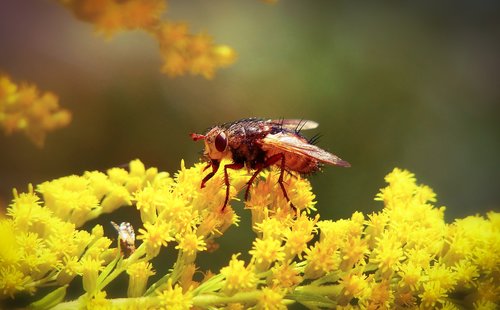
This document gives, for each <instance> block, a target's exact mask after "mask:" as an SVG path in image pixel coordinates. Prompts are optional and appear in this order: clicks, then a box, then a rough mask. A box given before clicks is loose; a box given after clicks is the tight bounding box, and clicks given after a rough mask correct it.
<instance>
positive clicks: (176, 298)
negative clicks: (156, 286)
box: [158, 279, 193, 310]
mask: <svg viewBox="0 0 500 310" xmlns="http://www.w3.org/2000/svg"><path fill="white" fill-rule="evenodd" d="M158 297H159V298H160V303H161V305H162V309H169V310H170V309H172V310H182V309H191V307H192V305H193V300H192V294H191V292H190V291H188V292H185V293H183V292H182V288H181V287H180V286H179V285H177V284H176V285H175V286H172V279H169V280H168V282H167V286H166V288H165V289H164V290H163V291H161V292H158Z"/></svg>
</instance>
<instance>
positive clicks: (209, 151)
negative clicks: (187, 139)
mask: <svg viewBox="0 0 500 310" xmlns="http://www.w3.org/2000/svg"><path fill="white" fill-rule="evenodd" d="M191 138H192V139H193V140H194V141H198V140H204V141H205V152H204V155H205V156H206V157H208V158H209V159H210V160H211V161H220V160H221V159H223V158H230V157H231V150H230V148H229V143H228V142H229V141H228V136H227V134H226V130H225V129H224V128H221V127H219V126H216V127H213V128H212V129H210V130H209V131H208V132H207V133H206V134H204V135H200V134H196V133H192V134H191Z"/></svg>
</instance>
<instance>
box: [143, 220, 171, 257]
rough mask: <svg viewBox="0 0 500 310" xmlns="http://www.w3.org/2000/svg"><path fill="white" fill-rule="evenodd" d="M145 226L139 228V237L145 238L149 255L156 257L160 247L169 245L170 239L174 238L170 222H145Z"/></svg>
mask: <svg viewBox="0 0 500 310" xmlns="http://www.w3.org/2000/svg"><path fill="white" fill-rule="evenodd" d="M144 228H145V229H143V228H139V234H140V235H139V236H138V237H137V239H139V240H143V242H144V244H145V246H146V253H147V255H148V256H149V257H155V256H156V255H158V253H159V252H160V248H161V247H162V246H163V247H165V246H167V243H168V242H169V241H172V240H174V238H173V237H172V236H171V235H170V234H171V232H170V230H171V227H170V223H166V222H156V223H155V224H151V223H144Z"/></svg>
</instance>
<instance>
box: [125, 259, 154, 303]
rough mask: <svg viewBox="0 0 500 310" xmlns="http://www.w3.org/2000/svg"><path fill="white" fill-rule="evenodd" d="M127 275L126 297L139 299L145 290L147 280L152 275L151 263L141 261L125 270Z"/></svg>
mask: <svg viewBox="0 0 500 310" xmlns="http://www.w3.org/2000/svg"><path fill="white" fill-rule="evenodd" d="M127 274H128V275H129V283H128V290H127V296H128V297H140V296H142V294H144V292H145V290H146V284H147V282H148V278H149V277H150V276H152V275H154V274H155V272H154V271H153V268H152V266H151V263H148V262H145V261H142V262H137V263H135V264H132V265H130V266H129V267H128V268H127Z"/></svg>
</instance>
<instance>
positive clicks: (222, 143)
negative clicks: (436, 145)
mask: <svg viewBox="0 0 500 310" xmlns="http://www.w3.org/2000/svg"><path fill="white" fill-rule="evenodd" d="M226 146H227V138H226V134H225V133H223V132H221V133H219V134H218V135H217V137H215V148H216V149H217V151H219V152H224V150H225V149H226Z"/></svg>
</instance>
